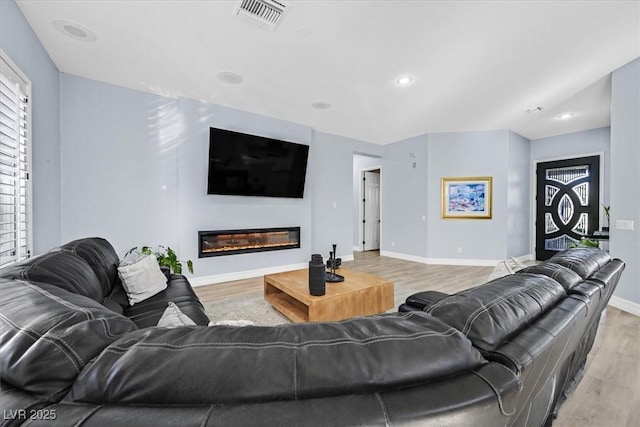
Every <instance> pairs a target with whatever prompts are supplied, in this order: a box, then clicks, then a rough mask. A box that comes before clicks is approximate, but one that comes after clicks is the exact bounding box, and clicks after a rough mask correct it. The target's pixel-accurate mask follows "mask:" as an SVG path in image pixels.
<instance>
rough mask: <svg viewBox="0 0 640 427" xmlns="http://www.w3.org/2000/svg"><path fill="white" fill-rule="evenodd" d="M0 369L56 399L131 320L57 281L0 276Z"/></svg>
mask: <svg viewBox="0 0 640 427" xmlns="http://www.w3.org/2000/svg"><path fill="white" fill-rule="evenodd" d="M0 294H2V295H11V298H2V299H0V312H1V313H2V316H0V337H1V338H2V339H1V340H0V375H1V376H2V380H3V381H4V382H6V383H8V384H10V385H12V386H14V387H17V388H19V389H22V390H23V391H26V392H30V393H34V394H36V395H39V396H45V397H46V398H48V399H52V400H55V399H56V397H58V398H59V397H61V396H58V395H59V394H60V393H62V392H63V391H65V390H66V389H68V388H69V387H70V386H71V384H72V383H73V381H74V379H75V378H76V376H77V375H78V374H79V373H80V372H81V371H82V369H83V368H84V367H85V365H86V364H87V363H89V361H90V360H91V359H93V358H94V357H95V356H97V355H98V354H99V353H100V352H101V351H102V350H103V349H104V348H105V347H106V346H107V345H109V344H110V343H112V342H113V341H115V340H116V339H118V338H120V337H121V336H122V335H123V334H125V333H127V332H130V331H134V330H136V329H137V328H136V326H135V324H134V323H133V322H132V321H131V320H129V319H127V318H126V317H124V316H121V315H118V314H116V313H114V312H112V311H110V310H108V309H106V308H104V307H103V306H101V305H100V304H99V303H97V302H96V301H93V300H92V299H89V298H87V297H84V296H82V295H78V294H76V293H72V292H68V291H66V290H64V289H61V288H60V287H58V286H55V285H50V284H44V283H32V282H28V281H26V280H7V279H0Z"/></svg>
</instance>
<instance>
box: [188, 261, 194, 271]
mask: <svg viewBox="0 0 640 427" xmlns="http://www.w3.org/2000/svg"><path fill="white" fill-rule="evenodd" d="M187 269H188V270H189V273H191V274H193V261H191V260H187Z"/></svg>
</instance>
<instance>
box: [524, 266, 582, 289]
mask: <svg viewBox="0 0 640 427" xmlns="http://www.w3.org/2000/svg"><path fill="white" fill-rule="evenodd" d="M518 273H531V274H543V275H545V276H549V277H551V278H552V279H553V280H555V281H556V282H558V283H560V284H561V285H562V287H563V288H564V289H565V290H566V291H567V292H568V291H570V290H571V289H573V288H574V287H575V286H577V285H579V284H580V283H582V282H583V279H582V277H580V276H579V275H578V273H576V272H575V271H573V270H571V269H568V268H567V267H565V266H563V265H560V264H555V263H553V262H544V263H542V264H538V265H532V266H530V267H525V268H523V269H522V270H519V271H518V272H517V273H516V274H518Z"/></svg>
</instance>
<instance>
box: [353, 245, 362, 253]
mask: <svg viewBox="0 0 640 427" xmlns="http://www.w3.org/2000/svg"><path fill="white" fill-rule="evenodd" d="M353 250H354V251H356V252H362V246H355V245H354V246H353Z"/></svg>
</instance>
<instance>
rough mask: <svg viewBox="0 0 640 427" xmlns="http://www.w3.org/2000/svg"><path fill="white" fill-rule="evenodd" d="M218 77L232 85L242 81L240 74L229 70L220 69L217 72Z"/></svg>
mask: <svg viewBox="0 0 640 427" xmlns="http://www.w3.org/2000/svg"><path fill="white" fill-rule="evenodd" d="M218 78H219V79H220V80H222V81H223V82H225V83H229V84H232V85H237V84H238V83H242V76H241V75H240V74H236V73H232V72H231V71H220V72H219V73H218Z"/></svg>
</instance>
